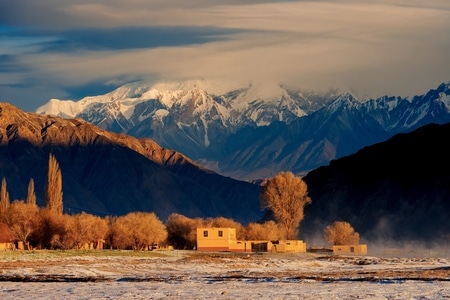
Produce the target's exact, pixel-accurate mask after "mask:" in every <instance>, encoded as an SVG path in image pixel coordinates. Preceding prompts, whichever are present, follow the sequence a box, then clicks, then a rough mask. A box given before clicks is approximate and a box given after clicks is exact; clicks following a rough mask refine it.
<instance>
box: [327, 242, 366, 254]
mask: <svg viewBox="0 0 450 300" xmlns="http://www.w3.org/2000/svg"><path fill="white" fill-rule="evenodd" d="M333 254H346V255H367V245H366V244H358V245H334V246H333Z"/></svg>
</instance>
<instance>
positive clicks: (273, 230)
mask: <svg viewBox="0 0 450 300" xmlns="http://www.w3.org/2000/svg"><path fill="white" fill-rule="evenodd" d="M245 238H246V239H247V240H264V241H276V240H279V239H280V230H279V228H278V225H277V224H276V223H275V222H274V221H267V222H265V223H263V224H259V223H250V224H248V225H247V226H246V228H245Z"/></svg>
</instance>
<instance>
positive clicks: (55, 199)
mask: <svg viewBox="0 0 450 300" xmlns="http://www.w3.org/2000/svg"><path fill="white" fill-rule="evenodd" d="M47 180H48V181H47V185H46V187H45V205H46V207H47V208H48V209H49V210H50V211H52V212H55V213H59V214H62V212H63V192H62V175H61V169H60V168H59V164H58V162H57V161H56V158H55V156H54V155H53V154H50V155H49V159H48V176H47Z"/></svg>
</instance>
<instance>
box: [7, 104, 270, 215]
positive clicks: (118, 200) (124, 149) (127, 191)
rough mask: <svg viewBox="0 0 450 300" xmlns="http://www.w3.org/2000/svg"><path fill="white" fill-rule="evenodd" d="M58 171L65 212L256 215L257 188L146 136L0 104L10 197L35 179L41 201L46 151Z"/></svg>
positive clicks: (22, 191)
mask: <svg viewBox="0 0 450 300" xmlns="http://www.w3.org/2000/svg"><path fill="white" fill-rule="evenodd" d="M50 152H51V153H53V154H55V156H56V158H57V160H58V162H59V164H60V167H61V171H62V176H63V192H64V197H63V201H64V208H65V211H66V212H80V211H86V212H90V213H94V214H98V215H122V214H125V213H127V212H130V211H153V212H155V213H156V214H157V215H158V216H159V217H160V218H161V219H162V220H165V219H166V218H167V216H168V215H169V214H170V213H173V212H178V213H181V214H184V215H186V216H191V217H194V216H195V217H197V216H200V217H210V216H211V217H214V216H224V217H229V218H234V219H235V220H236V221H239V222H242V223H248V222H250V221H256V220H258V219H259V218H260V217H261V215H262V212H261V210H260V208H259V199H258V196H259V193H260V187H259V186H257V185H253V184H250V183H246V182H241V181H237V180H233V179H231V178H227V177H222V176H220V175H218V174H216V173H214V172H212V171H208V170H206V169H203V168H201V167H200V166H198V165H196V164H195V163H193V162H192V161H191V160H189V159H188V158H186V157H185V156H183V155H181V154H179V153H177V152H175V151H171V150H168V149H163V148H161V147H159V146H158V145H157V144H156V143H155V142H154V141H152V140H150V139H136V138H133V137H130V136H126V135H123V134H114V133H110V132H107V131H104V130H101V129H99V128H98V127H96V126H94V125H92V124H90V123H87V122H85V121H83V120H81V119H72V120H66V119H62V118H59V117H50V116H45V115H38V114H32V113H24V112H22V111H20V110H18V109H17V108H15V107H13V106H11V105H9V104H7V103H0V176H2V177H6V179H7V183H8V191H9V193H10V196H11V200H14V199H25V197H26V192H27V184H28V181H29V180H30V178H34V180H35V186H36V193H37V197H38V203H39V204H40V205H43V198H42V195H43V187H44V186H45V183H46V176H47V174H46V172H47V161H48V154H49V153H50Z"/></svg>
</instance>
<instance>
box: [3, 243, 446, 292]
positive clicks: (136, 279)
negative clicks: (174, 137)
mask: <svg viewBox="0 0 450 300" xmlns="http://www.w3.org/2000/svg"><path fill="white" fill-rule="evenodd" d="M168 254H169V255H168V256H164V253H159V255H158V256H152V255H151V254H148V255H143V256H140V255H128V254H123V253H120V254H116V253H115V254H114V255H109V254H108V251H104V252H103V254H101V255H99V254H94V253H92V252H91V253H87V254H82V255H76V254H75V255H73V254H71V255H64V254H63V255H57V254H54V253H52V252H43V253H39V254H33V255H24V254H22V255H17V256H11V255H10V256H3V257H2V256H1V255H0V268H1V269H0V270H1V271H0V280H1V281H0V299H25V298H27V299H450V261H449V259H448V258H380V257H350V256H325V255H317V254H316V255H313V254H297V255H233V254H229V253H219V254H199V253H195V252H192V253H188V252H175V251H174V252H171V253H168Z"/></svg>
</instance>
